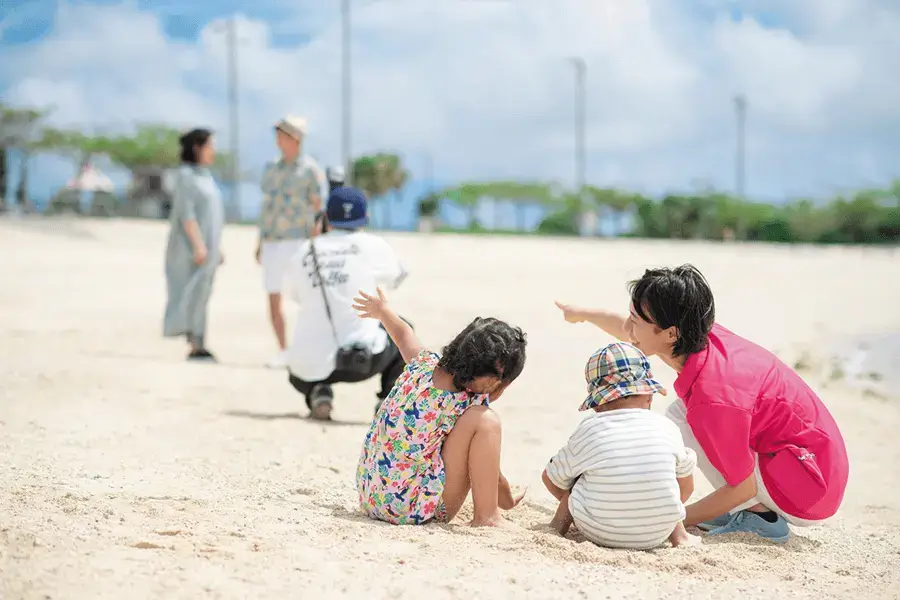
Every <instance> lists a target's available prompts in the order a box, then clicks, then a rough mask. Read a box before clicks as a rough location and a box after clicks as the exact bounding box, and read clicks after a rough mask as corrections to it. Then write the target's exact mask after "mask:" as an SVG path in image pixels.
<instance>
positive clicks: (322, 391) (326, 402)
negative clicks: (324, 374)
mask: <svg viewBox="0 0 900 600" xmlns="http://www.w3.org/2000/svg"><path fill="white" fill-rule="evenodd" d="M333 404H334V392H333V391H332V389H331V386H330V385H325V384H322V383H319V384H317V385H314V386H313V388H312V389H311V390H310V391H309V395H308V396H307V397H306V405H307V406H308V407H309V413H310V414H309V416H310V417H311V418H312V419H314V420H316V421H330V420H331V409H332V406H333Z"/></svg>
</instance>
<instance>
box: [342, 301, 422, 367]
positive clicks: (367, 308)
mask: <svg viewBox="0 0 900 600" xmlns="http://www.w3.org/2000/svg"><path fill="white" fill-rule="evenodd" d="M353 308H354V309H355V310H356V312H358V313H359V316H360V317H361V318H363V319H376V320H378V321H381V324H382V325H384V329H385V331H387V333H388V335H389V336H391V339H392V340H394V343H395V344H397V348H399V349H400V354H401V355H402V356H403V361H404V362H407V363H408V362H409V361H410V360H412V359H413V358H415V357H416V356H418V354H419V353H420V352H421V351H422V342H420V341H419V338H417V337H416V334H415V332H414V331H413V330H412V327H410V326H409V325H408V324H407V323H406V321H404V320H403V319H401V318H400V317H399V316H398V315H397V313H395V312H394V311H393V310H391V307H390V306H388V299H387V296H385V294H384V292H383V291H382V290H381V288H380V287H379V288H377V289H376V293H375V295H374V296H371V295H369V294H367V293H365V292H364V291H362V290H360V291H359V295H358V296H357V297H356V298H354V299H353Z"/></svg>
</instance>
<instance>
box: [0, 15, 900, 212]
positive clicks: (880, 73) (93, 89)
mask: <svg viewBox="0 0 900 600" xmlns="http://www.w3.org/2000/svg"><path fill="white" fill-rule="evenodd" d="M328 4H329V7H330V8H328V9H323V10H322V11H320V12H318V13H314V14H312V15H311V14H310V10H311V9H310V6H312V5H311V4H309V3H306V4H303V6H302V7H301V8H298V9H296V10H295V12H294V14H295V15H303V18H302V19H301V18H299V17H294V18H293V19H292V18H290V17H285V19H280V20H279V21H278V23H276V24H275V25H274V28H273V25H272V24H267V23H263V22H260V21H250V20H246V19H244V20H242V21H241V22H240V37H241V39H242V41H241V47H240V76H241V83H242V87H241V104H242V109H241V121H242V137H241V144H242V153H243V158H244V163H245V164H247V165H259V164H261V163H262V161H263V160H265V159H267V158H269V157H271V156H272V154H273V150H274V149H273V147H272V143H271V124H272V122H273V121H274V120H275V119H276V118H277V117H278V116H280V115H281V114H283V113H285V112H295V113H296V112H299V113H302V114H306V115H308V116H309V118H310V122H311V127H312V133H311V136H310V140H309V145H310V149H311V150H312V151H313V152H314V153H315V154H317V155H319V156H320V157H321V158H323V159H324V160H325V161H326V162H329V163H331V162H334V161H336V160H337V159H338V157H339V151H340V107H341V104H340V28H339V27H340V22H339V20H338V19H337V17H338V15H337V13H336V12H335V10H334V7H333V6H331V3H328ZM736 4H739V5H741V4H742V5H745V6H748V7H751V8H756V9H760V10H767V11H770V12H772V11H775V12H776V18H780V19H781V20H783V21H784V22H785V23H787V24H789V25H790V26H791V30H788V29H776V28H773V26H772V25H771V24H769V25H768V27H765V26H763V25H761V24H760V23H758V22H757V21H756V20H754V19H752V18H750V17H745V18H744V19H742V20H740V21H733V20H731V19H730V18H729V17H728V15H726V14H721V15H718V16H715V17H714V18H711V17H710V12H709V11H708V10H703V11H701V10H700V9H699V8H698V6H700V5H697V4H695V3H690V2H676V1H673V0H583V1H576V0H556V1H554V2H552V3H551V2H541V3H537V2H524V1H518V2H517V1H510V2H489V1H474V0H473V1H465V0H434V1H432V2H421V0H382V1H380V2H364V3H359V4H358V5H356V6H357V7H356V10H355V14H354V17H353V23H354V42H353V67H354V108H353V122H354V135H353V138H354V139H353V142H354V144H353V145H354V152H355V153H359V152H366V151H372V150H376V149H379V148H388V149H397V150H400V151H402V152H404V153H406V154H408V155H409V156H410V157H411V159H410V162H411V163H412V162H414V161H416V160H419V158H418V157H420V156H421V155H422V154H423V152H430V153H431V154H433V156H434V159H435V169H436V172H437V173H438V174H439V175H440V176H442V177H453V178H494V177H496V178H500V177H530V178H541V179H543V178H560V179H564V180H567V181H571V177H572V173H573V167H572V136H573V93H574V75H573V70H572V67H571V65H570V64H568V63H567V59H568V58H569V57H571V56H582V57H583V58H584V59H585V61H586V63H587V65H588V85H587V88H588V98H589V100H588V115H589V124H588V145H589V154H590V156H589V168H588V173H589V179H590V180H591V181H592V182H594V183H597V184H601V185H604V184H620V185H628V186H630V187H634V188H638V189H644V190H648V191H659V190H661V189H664V188H667V187H679V186H682V187H683V186H686V185H688V184H689V182H690V181H692V180H694V179H698V178H699V179H702V180H707V181H711V182H713V183H715V184H718V185H720V186H723V187H729V186H730V182H731V180H732V175H731V168H732V159H731V153H732V148H733V145H734V142H733V129H734V127H733V122H734V121H733V119H734V117H733V112H732V110H733V109H732V105H731V98H732V97H733V95H734V94H735V93H737V92H742V93H745V94H747V96H748V98H749V100H750V117H749V130H748V144H749V154H748V184H749V188H750V191H751V192H755V193H756V194H759V195H762V196H767V197H771V196H780V195H781V194H782V193H804V192H809V193H812V194H822V193H827V192H828V191H830V190H831V189H832V188H833V187H835V186H839V187H852V186H854V185H863V184H867V183H870V181H869V180H870V179H882V180H885V179H889V178H890V176H891V175H893V174H894V173H892V172H891V171H890V169H892V168H893V164H892V163H893V157H894V156H896V153H897V150H898V149H900V143H898V142H897V141H896V140H897V139H898V137H897V134H898V133H900V77H898V75H900V67H898V66H896V65H897V62H896V57H897V56H900V38H897V36H896V35H895V32H896V31H897V27H898V25H900V7H894V8H892V6H896V5H894V4H893V3H892V2H890V0H883V1H878V2H876V1H875V0H869V1H862V0H853V1H852V2H851V0H840V1H838V0H832V1H831V2H830V3H826V4H828V7H827V10H825V7H824V5H823V4H822V3H821V2H813V0H798V1H797V2H792V3H790V4H791V6H790V8H787V9H786V8H783V7H782V6H781V3H779V4H775V3H774V0H747V2H743V3H740V2H739V3H736ZM316 15H317V16H316ZM301 22H302V23H305V25H304V26H303V27H300V25H301ZM221 25H222V24H221V22H215V23H210V24H208V25H207V26H206V27H205V28H204V30H203V32H202V34H201V36H200V37H199V40H198V42H197V43H186V42H175V41H171V40H168V39H166V37H165V35H164V34H163V31H162V28H161V26H160V22H159V20H158V17H156V16H155V15H152V14H149V13H144V12H140V11H138V10H137V9H136V8H134V6H132V5H128V4H123V5H121V6H104V7H102V8H101V7H93V6H85V5H80V6H74V7H69V8H68V9H66V10H65V11H64V12H63V13H62V14H60V15H58V18H57V21H56V28H55V31H54V32H53V34H52V35H50V36H49V37H47V38H45V39H44V40H42V41H40V42H38V43H36V44H34V45H31V46H28V47H24V48H20V49H16V50H13V51H11V52H7V55H8V57H9V59H7V60H4V61H3V65H0V78H2V80H4V81H6V82H7V83H9V86H8V88H7V92H6V95H5V99H6V100H8V101H11V102H21V103H27V104H42V105H46V104H52V105H55V106H56V107H57V111H56V113H55V114H54V119H55V121H56V122H57V123H58V124H61V125H79V126H85V127H95V126H100V125H106V126H110V125H111V126H114V127H123V126H125V124H127V123H129V122H133V121H147V120H152V121H168V122H171V123H173V124H176V125H179V126H184V125H188V124H200V123H203V124H206V123H209V124H211V125H213V126H214V127H216V128H217V129H219V130H221V131H222V133H223V135H222V136H221V137H222V141H223V142H224V141H225V140H226V138H227V135H226V133H227V131H226V128H227V105H226V95H225V46H224V37H223V34H222V32H221ZM298 28H300V29H303V30H304V31H317V32H318V34H317V36H316V37H315V38H314V39H313V40H312V41H311V42H310V43H309V44H307V45H305V46H303V47H302V48H293V49H284V48H277V47H273V45H272V43H271V35H270V34H271V32H272V31H273V30H274V31H275V32H281V33H283V32H285V31H288V30H297V29H298Z"/></svg>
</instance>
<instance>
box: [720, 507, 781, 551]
mask: <svg viewBox="0 0 900 600" xmlns="http://www.w3.org/2000/svg"><path fill="white" fill-rule="evenodd" d="M721 533H753V534H756V535H758V536H759V537H761V538H764V539H767V540H769V541H770V542H774V543H776V544H783V543H785V542H786V541H788V538H789V537H790V535H791V530H790V528H789V527H788V523H787V521H785V520H784V517H782V516H781V515H778V520H777V521H775V522H774V523H769V522H768V521H766V520H765V519H763V518H762V517H760V516H759V515H757V514H755V513H753V512H751V511H749V510H742V511H740V512H737V513H734V514H733V515H731V520H730V521H729V522H728V523H727V524H725V525H722V526H721V527H717V528H715V529H713V530H712V531H710V532H709V535H719V534H721Z"/></svg>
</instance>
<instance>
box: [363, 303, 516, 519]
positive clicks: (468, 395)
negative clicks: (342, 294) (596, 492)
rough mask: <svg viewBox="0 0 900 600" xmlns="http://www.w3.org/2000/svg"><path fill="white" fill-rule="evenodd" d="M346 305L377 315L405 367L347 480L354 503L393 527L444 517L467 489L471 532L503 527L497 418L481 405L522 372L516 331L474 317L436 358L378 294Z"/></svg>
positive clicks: (511, 502) (512, 501)
mask: <svg viewBox="0 0 900 600" xmlns="http://www.w3.org/2000/svg"><path fill="white" fill-rule="evenodd" d="M354 302H355V304H354V308H355V309H356V310H357V311H358V312H359V314H360V316H361V317H364V318H371V319H378V320H379V321H381V323H382V324H383V325H384V328H385V329H386V330H387V332H388V334H389V335H390V336H391V339H393V340H394V343H395V344H397V347H398V348H399V349H400V352H401V353H402V355H403V360H404V361H406V363H407V366H406V369H405V370H404V371H403V374H402V375H401V376H400V378H399V379H397V383H396V384H395V385H394V389H393V390H392V391H391V393H390V395H389V396H388V397H387V398H386V399H385V400H384V402H383V403H382V405H381V408H380V409H379V410H378V413H377V414H376V416H375V420H374V421H373V423H372V426H371V428H370V429H369V433H368V434H367V435H366V439H365V443H364V444H363V449H362V455H361V456H360V459H359V467H358V469H357V474H356V487H357V489H358V490H359V500H360V506H361V507H362V509H363V511H364V512H366V513H367V514H368V515H369V516H371V517H372V518H373V519H378V520H381V521H387V522H389V523H395V524H416V525H418V524H422V523H427V522H429V521H433V520H434V521H442V522H446V521H450V520H451V519H453V517H455V516H456V514H457V512H459V509H460V508H461V507H462V504H463V502H464V501H465V499H466V497H467V496H468V493H469V489H470V487H471V491H472V500H473V504H474V508H475V514H474V517H473V519H472V523H471V524H472V525H474V526H482V525H487V526H496V525H501V524H502V523H503V519H502V517H501V514H500V509H505V510H508V509H511V508H513V507H514V506H516V505H517V504H518V503H519V502H521V500H522V498H523V497H524V493H523V494H519V495H517V496H515V497H514V496H513V494H512V490H511V488H510V485H509V482H508V481H507V480H506V478H505V477H504V476H503V474H502V473H500V437H501V430H500V420H499V418H498V417H497V414H496V413H495V412H494V411H493V410H491V409H490V408H489V403H490V402H491V401H495V400H497V399H498V398H499V397H500V396H501V394H502V393H503V391H504V390H506V388H507V387H508V386H509V384H510V383H512V382H513V381H514V380H515V379H516V377H518V376H519V374H520V373H521V372H522V369H523V368H524V366H525V344H526V342H525V334H524V333H523V332H522V330H521V329H519V328H518V327H512V326H510V325H508V324H507V323H504V322H503V321H500V320H498V319H493V318H487V319H482V318H480V317H479V318H477V319H475V320H474V321H472V322H471V323H470V324H469V325H468V326H467V327H466V328H465V329H464V330H463V331H462V332H461V333H460V334H459V335H457V336H456V338H455V339H454V340H453V341H452V342H450V344H449V345H447V346H446V347H445V348H444V350H443V353H442V354H440V355H439V354H437V353H435V352H432V351H430V350H426V349H424V348H422V345H421V343H420V342H419V340H418V339H416V336H415V333H413V330H412V328H410V326H409V325H407V324H406V323H405V322H404V321H403V320H402V319H400V317H398V316H397V315H396V313H394V311H392V310H391V309H390V307H389V306H388V303H387V298H385V296H384V293H383V292H382V291H381V290H380V289H379V290H378V291H377V294H376V295H371V296H370V295H368V294H365V293H364V292H360V293H359V297H357V298H355V299H354Z"/></svg>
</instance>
